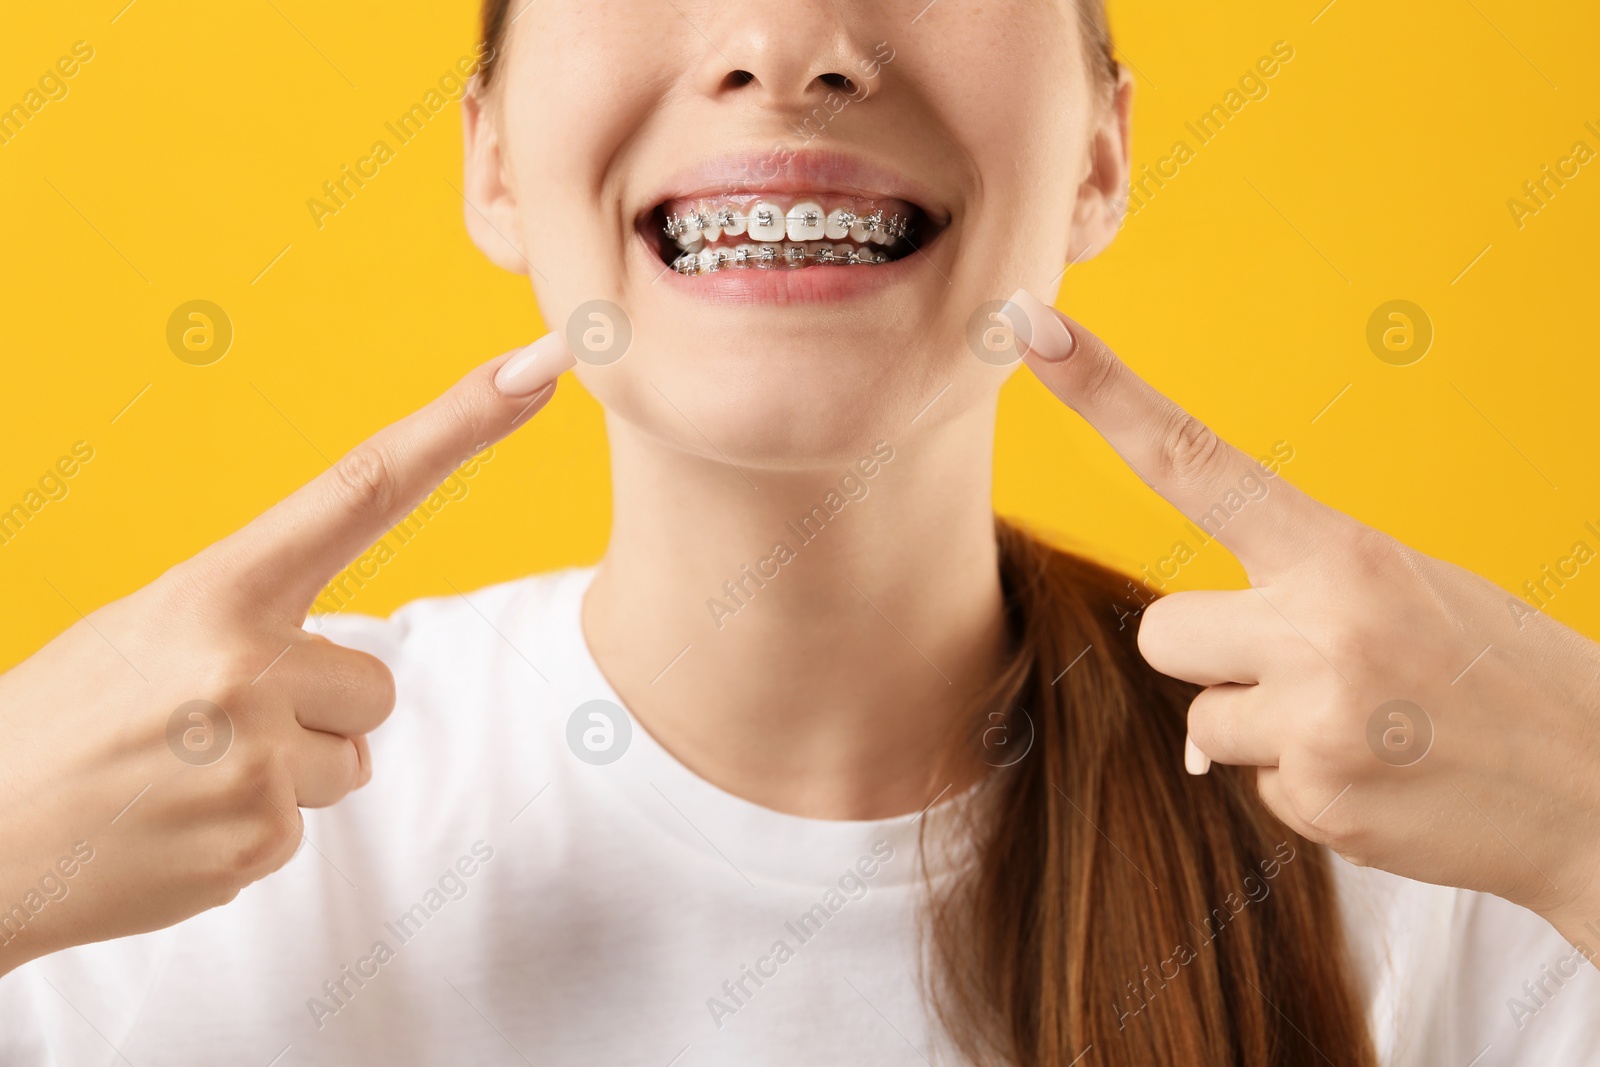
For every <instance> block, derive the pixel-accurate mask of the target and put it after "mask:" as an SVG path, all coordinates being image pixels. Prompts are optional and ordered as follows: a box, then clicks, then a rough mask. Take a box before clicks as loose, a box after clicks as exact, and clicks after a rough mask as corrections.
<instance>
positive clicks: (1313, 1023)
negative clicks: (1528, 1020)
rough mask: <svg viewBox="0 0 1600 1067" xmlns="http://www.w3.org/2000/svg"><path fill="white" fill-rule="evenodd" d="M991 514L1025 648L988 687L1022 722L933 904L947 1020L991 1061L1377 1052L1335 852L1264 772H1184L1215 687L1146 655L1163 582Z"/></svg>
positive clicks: (1260, 1064)
mask: <svg viewBox="0 0 1600 1067" xmlns="http://www.w3.org/2000/svg"><path fill="white" fill-rule="evenodd" d="M995 534H996V537H997V539H998V541H999V548H1000V553H999V556H1000V580H1001V586H1002V589H1003V591H1004V594H1005V603H1006V611H1007V616H1008V623H1009V626H1010V630H1011V636H1012V639H1013V645H1014V651H1013V654H1012V657H1011V659H1010V661H1009V663H1008V664H1007V666H1006V668H1005V669H1004V671H1003V672H1002V674H1001V677H1000V678H999V679H998V680H997V682H996V685H995V688H994V699H993V700H991V701H989V702H988V703H987V705H986V706H988V707H991V708H994V707H999V708H1005V709H1008V714H1007V718H1006V720H1005V723H1004V731H1005V735H1006V736H1005V742H1006V743H1005V746H1004V747H1002V746H1000V745H997V744H990V745H988V746H986V747H987V748H988V750H989V752H990V762H991V763H993V764H1005V765H1004V766H1002V767H1001V769H999V770H997V771H996V772H994V773H993V774H991V775H990V777H989V779H988V780H987V781H986V782H985V783H984V785H983V787H982V792H981V794H980V797H979V800H978V802H977V803H974V804H972V805H970V806H968V807H967V809H966V811H967V819H968V827H967V831H968V832H967V834H966V835H965V836H966V839H967V840H969V841H970V842H971V846H970V847H971V848H973V849H974V850H975V853H976V855H975V861H974V862H971V863H968V864H965V865H963V867H962V868H961V873H960V874H959V875H958V876H957V880H956V881H955V882H954V884H952V885H948V886H944V887H942V888H941V889H940V891H939V892H938V893H937V895H935V896H933V897H932V899H931V900H930V904H929V911H930V922H929V926H928V936H929V942H930V948H931V951H930V954H929V956H930V959H929V962H930V963H931V965H932V967H931V969H932V974H931V975H930V984H931V986H932V992H933V996H934V1002H935V1006H936V1008H937V1011H938V1014H939V1017H940V1020H941V1021H942V1022H943V1024H944V1028H945V1030H946V1032H947V1033H948V1034H949V1035H950V1037H951V1038H952V1039H953V1041H954V1042H955V1044H956V1046H957V1047H958V1048H959V1049H960V1050H961V1051H962V1052H963V1054H964V1055H966V1056H967V1058H969V1059H970V1060H972V1061H973V1062H974V1063H979V1064H1008V1065H1012V1064H1014V1065H1018V1067H1066V1065H1067V1064H1070V1063H1074V1062H1076V1061H1077V1057H1078V1056H1080V1055H1081V1054H1082V1053H1083V1052H1084V1051H1085V1050H1086V1049H1088V1048H1092V1049H1093V1053H1092V1054H1091V1055H1090V1056H1087V1057H1084V1059H1083V1063H1084V1064H1085V1065H1089V1064H1093V1065H1095V1067H1101V1065H1111V1064H1117V1065H1127V1067H1135V1065H1139V1067H1148V1065H1151V1064H1169V1063H1171V1064H1185V1065H1187V1064H1218V1065H1220V1064H1229V1065H1232V1064H1238V1065H1243V1067H1268V1065H1272V1067H1277V1065H1282V1067H1289V1065H1295V1067H1300V1065H1305V1064H1313V1063H1323V1062H1327V1063H1331V1064H1337V1065H1339V1067H1371V1065H1373V1064H1375V1063H1376V1062H1377V1061H1376V1057H1375V1054H1374V1052H1373V1049H1372V1044H1371V1038H1370V1037H1369V1035H1368V1033H1367V1030H1366V1026H1365V1023H1364V1021H1363V1017H1362V1013H1361V1008H1360V1003H1359V1001H1358V998H1357V996H1356V994H1355V989H1354V985H1353V983H1352V981H1351V977H1350V968H1349V964H1348V962H1347V959H1346V954H1345V946H1344V937H1343V934H1342V932H1341V929H1340V919H1339V912H1338V908H1337V902H1336V900H1335V897H1334V890H1333V882H1332V875H1331V872H1330V871H1329V869H1328V864H1327V857H1326V853H1324V852H1322V851H1321V850H1320V849H1319V848H1317V847H1316V846H1314V845H1312V844H1310V843H1309V842H1307V841H1305V840H1303V839H1302V838H1300V837H1299V836H1297V835H1296V834H1294V833H1293V832H1292V831H1290V830H1288V829H1287V828H1285V827H1284V826H1283V825H1282V824H1281V823H1279V822H1278V821H1277V820H1276V819H1275V818H1273V817H1272V816H1271V815H1270V814H1269V813H1268V812H1267V811H1266V809H1265V808H1264V807H1263V806H1262V804H1261V802H1260V800H1259V799H1258V797H1257V796H1256V793H1255V789H1254V785H1253V781H1254V778H1253V773H1252V772H1249V771H1245V770H1241V769H1239V768H1233V767H1224V766H1221V765H1218V766H1215V767H1213V768H1212V769H1211V772H1210V773H1209V774H1207V775H1205V776H1203V777H1191V776H1190V775H1188V774H1186V773H1185V772H1184V770H1183V741H1184V718H1185V712H1186V711H1187V710H1188V706H1189V703H1190V702H1191V701H1192V700H1193V699H1194V697H1195V695H1196V694H1197V693H1198V692H1199V688H1198V687H1197V686H1194V685H1190V684H1188V683H1186V682H1179V681H1175V680H1174V679H1171V678H1168V677H1166V676H1164V675H1161V674H1158V673H1156V672H1155V671H1154V670H1152V669H1151V668H1150V667H1149V666H1148V665H1147V664H1146V663H1145V662H1144V660H1143V658H1142V657H1141V656H1140V655H1139V651H1138V647H1137V644H1136V635H1137V633H1138V620H1139V619H1140V618H1141V617H1142V614H1143V608H1144V606H1145V605H1147V604H1149V603H1150V602H1151V600H1153V599H1154V596H1153V594H1152V593H1151V592H1150V591H1149V590H1148V589H1147V588H1146V587H1144V586H1142V585H1136V584H1135V583H1134V582H1133V581H1132V580H1130V579H1129V578H1128V577H1127V576H1125V575H1121V574H1118V573H1116V572H1115V571H1112V570H1109V569H1107V568H1105V567H1102V566H1100V565H1099V564H1096V563H1092V562H1090V561H1088V560H1085V559H1082V558H1080V557H1078V556H1075V555H1072V554H1070V553H1067V552H1063V551H1061V550H1059V549H1056V548H1054V547H1052V546H1050V545H1048V544H1046V543H1045V542H1043V541H1041V540H1039V539H1037V538H1035V537H1033V536H1031V535H1029V534H1027V533H1025V532H1023V531H1022V530H1021V529H1019V528H1018V527H1016V526H1014V525H1012V524H1011V523H1008V522H1006V521H1005V520H1002V519H997V520H996V523H995ZM1008 749H1009V750H1011V751H1012V752H1013V753H1014V754H1013V755H1008V756H1006V757H1004V758H998V754H999V753H1001V752H1004V751H1006V750H1008ZM1024 749H1025V751H1026V755H1020V753H1021V752H1022V751H1023V750H1024Z"/></svg>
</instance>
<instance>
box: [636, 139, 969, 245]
mask: <svg viewBox="0 0 1600 1067" xmlns="http://www.w3.org/2000/svg"><path fill="white" fill-rule="evenodd" d="M750 193H770V194H772V195H774V196H783V195H797V194H805V193H811V194H821V195H826V194H834V195H838V196H848V197H859V198H861V199H864V200H887V199H895V200H904V201H908V202H909V203H912V204H914V205H916V206H917V207H918V208H919V209H920V210H921V211H922V212H923V214H925V215H926V216H927V217H928V219H929V220H930V221H931V222H932V223H933V225H934V226H935V227H942V226H943V225H944V224H945V223H947V222H948V221H949V214H948V212H947V211H946V210H945V209H944V208H943V207H942V206H941V205H939V204H938V203H937V202H936V201H935V199H934V195H933V193H932V191H931V190H929V189H928V188H927V187H926V186H924V185H923V184H922V183H920V182H918V181H916V180H915V179H913V178H911V177H909V176H907V175H904V174H901V173H899V172H898V171H896V170H894V169H893V168H890V167H887V166H884V165H883V164H880V163H874V162H872V161H871V160H868V159H864V158H862V157H861V156H858V155H854V154H852V153H849V152H843V151H838V150H834V149H804V150H800V151H795V152H790V151H788V150H784V149H778V150H767V151H762V152H749V151H746V152H734V153H729V154H726V155H721V156H716V157H714V158H711V159H706V160H703V161H701V162H699V163H696V164H694V165H693V166H690V167H686V168H685V169H683V170H681V171H679V172H678V173H677V174H674V175H673V176H672V177H670V178H668V179H667V180H665V181H663V182H662V183H661V184H660V185H659V186H658V187H657V188H656V189H655V191H654V192H653V193H652V194H651V195H650V197H649V198H648V199H647V200H646V202H645V204H644V205H643V207H642V209H641V219H642V217H643V216H645V215H648V214H649V213H650V212H652V211H654V210H655V209H656V208H657V207H659V206H660V205H662V204H664V203H666V202H668V201H670V200H695V199H707V200H710V199H714V198H716V197H718V196H734V195H738V194H750Z"/></svg>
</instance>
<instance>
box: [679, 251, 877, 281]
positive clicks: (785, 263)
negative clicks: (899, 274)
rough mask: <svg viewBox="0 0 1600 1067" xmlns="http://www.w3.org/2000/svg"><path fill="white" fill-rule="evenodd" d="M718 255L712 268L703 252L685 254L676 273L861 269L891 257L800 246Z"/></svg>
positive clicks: (680, 258) (728, 252) (719, 253)
mask: <svg viewBox="0 0 1600 1067" xmlns="http://www.w3.org/2000/svg"><path fill="white" fill-rule="evenodd" d="M712 251H714V252H715V253H716V255H715V257H714V258H713V259H712V260H711V262H710V264H709V265H708V264H705V263H703V262H702V261H701V258H700V257H701V256H702V255H703V254H704V253H702V252H685V253H683V255H681V256H679V257H678V258H677V259H675V260H673V261H672V269H673V270H675V271H677V272H678V273H679V274H711V273H713V272H715V271H719V270H729V269H735V268H751V267H765V268H769V269H770V268H774V267H802V266H805V265H806V263H807V262H811V263H830V264H835V265H840V266H849V267H853V266H857V265H860V264H869V263H887V262H888V261H889V257H888V256H886V255H884V254H883V253H882V252H874V251H872V250H871V249H870V248H862V249H856V248H852V249H850V250H849V251H847V252H835V251H834V250H833V249H831V248H819V249H817V250H816V251H814V252H813V251H809V250H807V249H804V248H801V247H800V246H799V245H789V246H788V247H787V248H785V249H784V250H783V251H782V252H780V251H778V246H777V245H776V244H764V245H762V246H761V247H760V250H759V251H758V252H756V253H754V254H752V253H751V251H750V249H748V248H735V249H726V248H718V249H713V250H712Z"/></svg>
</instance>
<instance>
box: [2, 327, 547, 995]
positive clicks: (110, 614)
mask: <svg viewBox="0 0 1600 1067" xmlns="http://www.w3.org/2000/svg"><path fill="white" fill-rule="evenodd" d="M572 363H573V360H572V356H571V354H570V353H569V352H568V351H567V349H566V346H565V345H564V344H563V343H562V341H561V339H560V337H559V336H558V335H556V334H551V335H548V336H546V337H545V338H543V339H542V340H540V341H539V342H537V343H535V344H534V345H532V346H530V347H529V348H527V349H525V350H521V351H519V352H516V353H512V354H510V355H508V356H505V357H502V358H500V359H497V360H494V361H492V362H490V363H488V364H485V365H484V366H481V367H479V368H477V369H476V370H474V371H473V372H472V373H470V374H468V375H467V376H466V377H465V378H463V379H462V380H461V381H460V382H458V383H457V384H456V385H455V386H454V387H452V388H451V389H450V390H449V391H448V392H446V393H445V394H444V395H443V396H441V397H439V398H438V399H437V400H435V401H433V402H432V403H430V404H428V405H427V406H426V407H424V408H422V409H421V410H420V411H417V412H416V413H414V414H412V415H408V416H407V417H405V418H403V419H401V420H400V421H399V422H397V423H395V424H394V425H392V426H389V427H387V428H386V429H383V430H381V431H379V432H378V433H377V434H376V435H374V436H373V437H371V438H370V439H368V440H367V441H366V442H364V443H363V444H361V445H358V446H357V447H356V448H355V449H354V450H352V451H351V452H350V453H349V454H348V455H346V456H345V457H344V458H343V459H341V460H339V461H338V462H337V463H335V464H334V465H333V466H332V467H331V468H329V469H328V470H327V471H326V472H324V473H323V474H321V475H319V476H318V477H317V478H315V479H313V480H312V481H311V482H310V483H309V484H307V485H305V486H304V487H303V488H301V489H300V490H298V491H297V492H295V493H294V494H292V495H291V496H290V497H288V498H287V499H286V500H284V501H282V502H281V503H279V504H278V505H276V506H275V507H273V508H271V509H270V510H268V511H267V512H265V513H264V514H262V515H261V516H260V517H259V518H257V519H255V520H254V521H253V522H251V523H250V524H249V525H248V526H246V527H245V528H244V529H242V530H239V531H238V532H237V533H234V534H232V535H231V536H229V537H227V538H225V539H224V540H222V541H219V542H217V543H216V544H214V545H212V546H210V547H209V548H207V549H205V550H204V551H202V552H201V553H200V554H198V555H197V556H195V557H194V558H192V559H190V560H187V561H185V562H183V563H179V564H178V565H176V566H174V567H173V568H172V569H170V570H169V571H167V572H166V573H165V574H163V575H162V576H161V577H160V578H158V579H157V580H156V581H155V582H153V583H151V584H150V585H148V586H146V587H145V588H143V589H141V590H139V591H138V592H136V593H134V594H132V595H131V596H128V597H126V598H124V599H122V600H119V601H116V602H115V603H112V604H108V605H106V606H105V607H103V608H101V609H99V610H98V611H95V612H94V613H92V614H91V615H89V616H88V617H87V618H85V619H84V620H82V621H81V622H79V623H78V624H76V625H74V626H72V627H70V628H69V629H68V630H67V631H66V632H64V633H63V634H61V635H60V636H59V637H57V638H56V639H55V640H54V641H52V642H51V643H50V644H48V645H46V646H45V647H44V648H43V649H41V650H40V651H39V652H38V653H37V654H35V655H34V656H32V657H31V658H29V659H28V660H26V661H24V662H23V663H21V664H19V665H18V666H17V667H16V668H15V669H13V670H11V671H9V672H8V673H6V674H5V675H3V676H0V772H3V775H0V780H3V781H4V783H5V785H6V801H5V803H4V804H3V805H0V844H3V846H4V847H3V848H0V900H4V901H7V902H9V901H15V900H23V899H25V896H26V894H27V893H28V891H29V888H30V887H31V886H32V885H34V884H35V883H37V881H38V878H39V874H40V872H41V871H50V870H52V868H55V867H57V865H58V863H67V862H68V861H67V860H63V859H62V857H63V856H64V855H65V856H68V857H69V858H70V859H71V862H70V864H69V866H71V867H72V868H73V870H72V872H71V874H70V875H68V874H67V873H66V871H65V869H62V870H61V875H62V876H63V877H71V878H72V898H73V903H72V905H71V906H70V907H54V908H45V909H41V910H40V911H38V912H37V914H32V915H30V916H29V917H28V918H27V920H26V921H21V920H19V921H15V922H13V923H12V924H11V926H10V927H7V928H5V929H4V931H3V932H0V974H4V973H5V972H7V971H9V970H11V969H13V968H15V967H17V966H18V965H20V964H21V963H24V962H26V961H27V960H29V959H33V958H35V957H38V956H41V955H44V954H46V953H49V952H53V951H56V950H58V949H61V948H65V947H67V946H70V945H75V944H84V943H87V942H90V941H99V940H103V939H106V938H111V937H119V936H123V935H126V934H132V933H138V932H141V931H145V930H152V929H156V928H159V927H162V926H167V925H170V924H172V923H174V922H177V921H179V920H181V919H184V918H187V917H188V916H190V915H193V914H195V913H196V912H199V911H203V910H205V909H207V908H211V907H215V906H217V905H218V904H222V903H225V902H227V901H229V900H231V899H232V898H233V897H234V896H235V895H236V894H237V893H238V892H239V890H240V889H241V888H243V887H244V886H245V885H247V884H249V883H250V882H253V881H255V880H256V879H258V878H261V877H263V876H265V875H266V874H268V873H270V872H272V871H274V870H276V869H277V868H279V867H281V866H282V865H283V864H284V863H285V862H287V861H288V859H289V858H290V857H291V856H292V855H293V854H294V852H295V850H296V848H297V847H298V846H299V843H300V837H301V826H302V820H301V816H300V812H299V809H300V808H302V807H321V806H325V805H329V804H332V803H334V802H336V801H337V800H339V799H340V798H341V797H343V796H344V795H345V794H347V793H349V792H350V791H351V790H352V789H355V788H358V787H359V786H361V785H364V784H365V783H366V781H367V780H368V779H369V778H370V777H371V774H372V768H371V764H370V760H369V758H368V751H367V744H366V736H365V735H366V734H367V733H368V732H370V731H371V730H373V729H374V728H376V727H377V726H378V725H380V724H381V723H382V722H383V720H384V719H385V718H387V717H388V715H389V713H390V711H391V710H392V709H393V708H394V702H395V691H394V679H393V677H392V676H391V675H390V673H389V671H388V669H387V668H386V667H385V666H384V665H383V664H382V663H381V662H379V661H378V660H377V659H375V658H374V657H372V656H369V655H366V654H365V653H361V652H356V651H353V650H350V649H345V648H340V647H339V646H337V645H334V644H332V643H331V642H329V641H327V640H326V639H324V638H322V637H319V636H316V635H313V634H310V633H307V632H306V631H305V630H304V629H303V624H304V622H305V618H306V613H307V612H308V611H309V610H310V607H311V604H312V602H313V601H314V599H315V598H316V596H317V594H318V593H319V592H320V591H321V590H322V588H323V586H324V585H325V584H326V583H327V582H328V581H329V580H330V579H332V578H333V577H334V576H335V575H337V574H338V573H339V572H340V571H341V570H342V569H343V568H344V567H346V566H347V565H348V564H349V563H350V562H351V561H352V560H354V559H355V558H356V557H357V556H359V555H360V553H361V552H362V551H364V550H365V549H366V548H368V547H369V546H370V545H371V544H372V543H373V542H375V541H377V540H378V539H379V538H380V537H381V536H382V535H383V534H384V533H385V532H386V531H387V530H388V529H389V528H390V527H391V526H393V525H394V524H395V523H396V522H398V521H399V520H400V519H401V518H403V517H404V516H405V515H406V514H407V513H409V512H410V511H411V510H412V509H413V508H415V507H416V506H417V504H418V503H420V502H421V501H422V500H423V498H425V497H426V496H427V495H428V493H430V492H431V491H432V490H433V489H434V488H435V487H436V486H438V484H439V483H440V482H442V481H444V479H445V478H447V477H448V476H449V474H450V472H451V471H452V470H453V469H454V468H455V467H456V466H457V465H458V464H460V463H462V462H464V461H465V460H466V459H468V458H469V457H470V456H471V455H472V454H473V453H475V452H477V451H480V450H481V449H483V448H485V447H487V446H488V445H489V444H490V443H491V442H493V441H497V440H499V439H500V438H502V437H504V436H505V435H506V434H508V433H510V432H511V431H512V430H514V429H516V428H517V427H518V426H520V425H522V424H523V423H524V422H526V421H527V420H528V419H529V418H531V417H532V416H533V415H534V414H536V413H537V412H538V411H539V410H540V409H541V408H542V407H544V405H545V404H546V403H548V402H549V399H550V397H551V395H552V394H553V392H554V389H555V379H556V377H557V376H558V375H559V374H560V373H561V372H562V371H564V370H566V369H567V368H568V367H570V366H572ZM17 928H20V932H19V931H18V929H17Z"/></svg>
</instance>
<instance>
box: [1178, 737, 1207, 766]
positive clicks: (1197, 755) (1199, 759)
mask: <svg viewBox="0 0 1600 1067" xmlns="http://www.w3.org/2000/svg"><path fill="white" fill-rule="evenodd" d="M1183 769H1184V770H1186V771H1188V772H1189V773H1190V774H1204V773H1206V772H1207V771H1209V770H1210V769H1211V757H1210V756H1208V755H1206V754H1205V753H1204V752H1201V751H1200V746H1199V745H1196V744H1195V743H1194V738H1192V737H1189V736H1188V735H1185V736H1184V738H1183Z"/></svg>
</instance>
